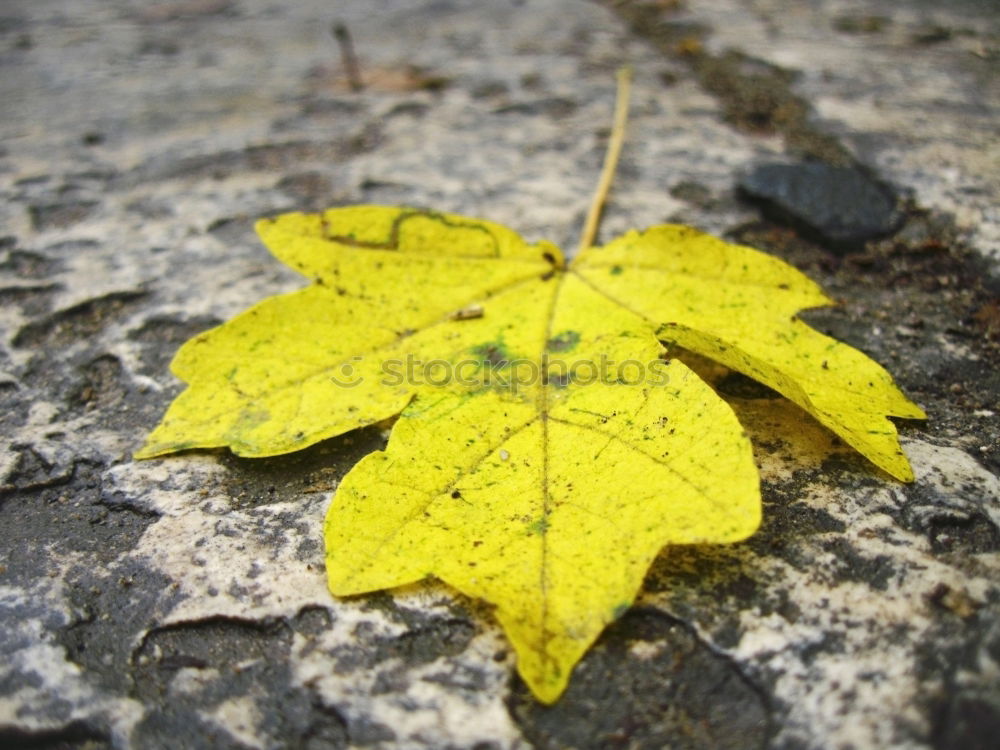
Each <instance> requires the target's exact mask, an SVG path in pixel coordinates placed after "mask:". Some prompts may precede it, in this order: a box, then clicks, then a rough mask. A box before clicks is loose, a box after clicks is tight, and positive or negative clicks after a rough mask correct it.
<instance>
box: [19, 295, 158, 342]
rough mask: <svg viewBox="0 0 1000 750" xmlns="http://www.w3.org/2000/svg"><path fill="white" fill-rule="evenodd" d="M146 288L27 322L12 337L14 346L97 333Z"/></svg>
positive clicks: (73, 339)
mask: <svg viewBox="0 0 1000 750" xmlns="http://www.w3.org/2000/svg"><path fill="white" fill-rule="evenodd" d="M146 296H147V293H146V292H139V291H134V292H112V293H111V294H106V295H104V296H103V297H97V298H95V299H91V300H87V301H86V302H81V303H80V304H78V305H74V306H73V307H70V308H68V309H66V310H60V311H59V312H56V313H54V314H52V315H50V316H49V317H47V318H43V319H42V320H37V321H32V322H31V323H28V324H27V325H25V326H24V327H23V328H21V330H20V331H18V332H17V335H16V336H15V337H14V341H13V344H14V346H18V347H23V348H29V347H44V346H65V345H68V344H72V343H74V342H76V341H78V340H80V339H86V338H89V337H91V336H93V335H94V334H96V333H98V332H99V331H100V330H101V329H103V328H104V327H105V326H106V325H108V324H109V323H111V322H114V321H116V320H118V319H119V318H121V317H123V316H124V315H126V314H127V313H128V312H131V310H132V309H134V308H135V307H136V306H137V305H138V303H139V301H140V300H142V299H144V298H145V297H146Z"/></svg>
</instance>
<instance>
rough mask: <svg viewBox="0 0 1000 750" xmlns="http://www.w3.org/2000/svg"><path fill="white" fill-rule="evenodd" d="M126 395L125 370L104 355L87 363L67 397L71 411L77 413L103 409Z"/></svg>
mask: <svg viewBox="0 0 1000 750" xmlns="http://www.w3.org/2000/svg"><path fill="white" fill-rule="evenodd" d="M127 394H128V385H127V379H126V374H125V370H124V368H123V367H122V363H121V361H120V360H119V359H118V358H117V357H115V356H113V355H111V354H104V355H101V356H99V357H97V358H96V359H93V360H91V361H90V362H88V363H87V364H86V365H85V366H84V367H83V368H82V372H81V373H80V378H79V381H78V385H77V386H76V387H75V388H74V390H73V392H72V393H71V394H70V397H69V405H70V408H71V410H73V411H78V412H86V411H93V410H94V409H104V408H108V407H110V406H112V405H113V404H115V403H117V402H119V401H121V400H122V399H123V398H125V396H126V395H127Z"/></svg>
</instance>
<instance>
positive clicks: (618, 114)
mask: <svg viewBox="0 0 1000 750" xmlns="http://www.w3.org/2000/svg"><path fill="white" fill-rule="evenodd" d="M617 78H618V96H617V98H616V99H615V121H614V125H613V126H612V128H611V139H610V140H609V141H608V150H607V153H605V155H604V166H603V167H602V168H601V178H600V180H598V182H597V189H596V190H595V191H594V197H593V198H592V199H591V201H590V208H589V209H588V211H587V222H586V223H585V224H584V225H583V234H582V235H581V236H580V251H581V252H582V251H583V250H586V249H587V248H588V247H590V246H591V245H592V244H593V242H594V238H595V237H596V236H597V227H598V225H599V224H600V222H601V213H602V211H603V209H604V201H605V200H607V197H608V193H609V192H610V191H611V182H612V180H614V178H615V168H616V167H617V166H618V157H619V155H620V154H621V152H622V144H623V143H624V142H625V123H626V122H628V98H629V90H630V89H631V84H632V68H631V67H629V66H628V65H626V66H624V67H622V68H619V69H618V75H617Z"/></svg>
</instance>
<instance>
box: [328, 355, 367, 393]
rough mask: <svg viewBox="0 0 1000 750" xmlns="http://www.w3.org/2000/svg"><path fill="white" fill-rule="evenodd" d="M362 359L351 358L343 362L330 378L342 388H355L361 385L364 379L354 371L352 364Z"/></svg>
mask: <svg viewBox="0 0 1000 750" xmlns="http://www.w3.org/2000/svg"><path fill="white" fill-rule="evenodd" d="M360 361H361V357H351V359H350V360H349V361H347V362H341V364H340V367H338V368H337V369H336V371H335V372H334V373H333V374H332V375H331V376H330V380H332V381H333V382H334V383H336V384H337V385H339V386H340V387H341V388H354V387H355V386H357V385H361V383H362V382H363V381H364V378H363V377H361V376H360V375H358V373H357V372H356V371H355V369H354V365H353V364H351V363H352V362H360Z"/></svg>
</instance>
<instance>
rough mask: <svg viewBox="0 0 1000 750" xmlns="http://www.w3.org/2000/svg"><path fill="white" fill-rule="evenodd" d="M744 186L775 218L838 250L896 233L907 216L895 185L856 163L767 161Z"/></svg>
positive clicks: (765, 212) (741, 187) (747, 178)
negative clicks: (877, 178) (902, 212)
mask: <svg viewBox="0 0 1000 750" xmlns="http://www.w3.org/2000/svg"><path fill="white" fill-rule="evenodd" d="M739 188H740V191H741V192H742V193H743V195H744V196H745V197H747V198H749V199H750V200H752V201H754V202H757V203H759V204H760V206H761V209H762V210H763V211H764V214H765V215H767V216H768V217H769V218H770V219H772V220H774V221H777V222H779V223H782V224H789V225H791V226H793V227H795V228H796V229H798V230H800V231H801V232H803V233H804V234H806V235H808V236H811V237H813V238H814V239H817V240H818V241H820V242H822V243H823V244H824V245H826V246H828V247H830V248H832V249H835V250H838V251H849V250H852V249H856V248H858V247H859V246H860V245H862V244H864V243H865V242H866V241H867V240H870V239H874V238H876V237H882V236H885V235H888V234H891V233H892V232H893V230H895V229H896V227H897V226H898V225H899V221H900V218H901V217H900V213H899V212H898V211H897V209H896V197H895V195H893V193H892V192H891V191H890V189H889V188H888V187H887V186H885V185H883V184H882V183H880V182H877V181H875V180H873V179H872V178H870V177H868V176H867V175H865V174H864V173H862V172H860V171H858V170H857V169H853V168H851V167H835V166H830V165H828V164H820V163H818V162H810V163H806V164H763V165H761V166H759V167H757V168H756V169H754V170H753V171H752V172H751V173H750V174H748V175H747V176H745V177H744V178H743V179H742V180H740V183H739Z"/></svg>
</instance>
